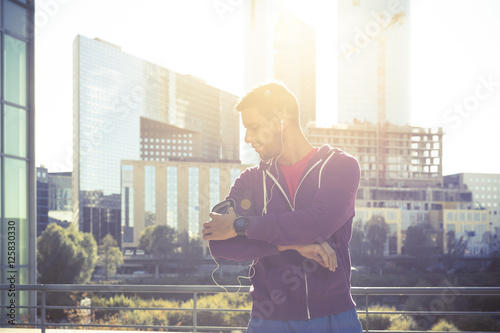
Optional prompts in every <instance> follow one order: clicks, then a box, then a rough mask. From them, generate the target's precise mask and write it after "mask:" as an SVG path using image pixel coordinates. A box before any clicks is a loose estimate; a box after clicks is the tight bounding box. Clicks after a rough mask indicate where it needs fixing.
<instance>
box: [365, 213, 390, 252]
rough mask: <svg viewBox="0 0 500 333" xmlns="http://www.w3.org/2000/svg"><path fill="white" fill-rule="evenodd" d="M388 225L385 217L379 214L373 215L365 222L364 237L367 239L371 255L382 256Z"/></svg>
mask: <svg viewBox="0 0 500 333" xmlns="http://www.w3.org/2000/svg"><path fill="white" fill-rule="evenodd" d="M388 233H389V226H388V225H387V223H386V222H385V218H384V217H383V216H379V215H373V216H372V217H371V218H370V220H368V221H367V222H366V224H365V237H366V240H367V241H368V246H369V249H370V254H371V255H372V256H382V255H383V254H384V247H385V243H386V242H387V234H388Z"/></svg>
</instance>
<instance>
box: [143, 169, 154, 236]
mask: <svg viewBox="0 0 500 333" xmlns="http://www.w3.org/2000/svg"><path fill="white" fill-rule="evenodd" d="M144 218H145V221H144V226H145V227H148V226H150V225H154V224H155V223H156V167H155V166H152V165H146V167H145V168H144Z"/></svg>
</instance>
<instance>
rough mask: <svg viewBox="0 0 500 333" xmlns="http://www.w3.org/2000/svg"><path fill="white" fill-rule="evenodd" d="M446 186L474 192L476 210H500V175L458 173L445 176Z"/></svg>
mask: <svg viewBox="0 0 500 333" xmlns="http://www.w3.org/2000/svg"><path fill="white" fill-rule="evenodd" d="M444 186H445V187H447V188H460V189H468V190H470V191H472V195H473V199H474V203H475V206H476V208H479V209H492V208H493V209H495V208H496V209H500V173H499V174H495V173H468V172H467V173H457V174H453V175H447V176H444Z"/></svg>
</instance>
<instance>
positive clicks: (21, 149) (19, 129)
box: [3, 105, 28, 157]
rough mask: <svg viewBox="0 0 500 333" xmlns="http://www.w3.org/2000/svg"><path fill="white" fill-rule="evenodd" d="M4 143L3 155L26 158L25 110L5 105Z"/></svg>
mask: <svg viewBox="0 0 500 333" xmlns="http://www.w3.org/2000/svg"><path fill="white" fill-rule="evenodd" d="M4 110H5V115H4V123H3V126H4V130H3V133H4V142H5V153H6V154H10V155H15V156H20V157H26V152H27V135H28V133H27V120H26V117H27V114H26V113H27V112H26V110H23V109H19V108H15V107H12V106H9V105H5V109H4Z"/></svg>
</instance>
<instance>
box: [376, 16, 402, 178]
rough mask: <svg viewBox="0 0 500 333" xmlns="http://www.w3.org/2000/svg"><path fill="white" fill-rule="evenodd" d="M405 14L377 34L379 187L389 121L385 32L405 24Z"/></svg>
mask: <svg viewBox="0 0 500 333" xmlns="http://www.w3.org/2000/svg"><path fill="white" fill-rule="evenodd" d="M404 17H405V13H404V12H399V13H396V14H394V15H393V17H392V19H391V21H390V22H389V24H387V25H386V26H385V27H384V28H383V29H382V30H381V31H380V33H378V34H377V37H376V39H377V171H378V175H377V186H380V187H385V185H386V163H387V161H386V152H387V138H386V136H387V125H388V124H387V119H386V112H385V111H386V98H385V97H386V89H385V88H386V43H385V42H386V36H385V31H387V30H388V29H389V28H392V27H393V26H394V25H395V24H396V23H399V24H403V22H404V21H403V20H404Z"/></svg>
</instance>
